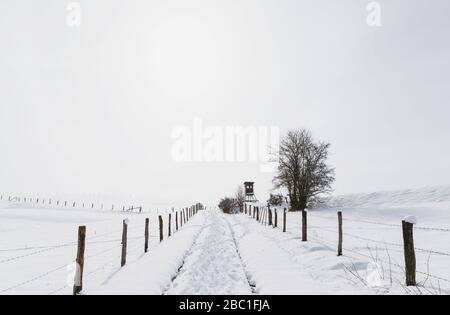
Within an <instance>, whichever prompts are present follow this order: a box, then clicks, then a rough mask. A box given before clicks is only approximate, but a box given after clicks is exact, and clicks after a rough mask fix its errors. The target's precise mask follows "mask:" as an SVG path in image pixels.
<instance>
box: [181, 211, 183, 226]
mask: <svg viewBox="0 0 450 315" xmlns="http://www.w3.org/2000/svg"><path fill="white" fill-rule="evenodd" d="M180 226H181V227H183V210H181V211H180Z"/></svg>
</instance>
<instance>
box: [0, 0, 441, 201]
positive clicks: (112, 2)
mask: <svg viewBox="0 0 450 315" xmlns="http://www.w3.org/2000/svg"><path fill="white" fill-rule="evenodd" d="M68 2H69V1H62V0H38V1H36V0H2V1H0V147H1V150H0V191H1V192H24V193H42V194H49V193H103V194H122V195H125V194H134V195H145V196H148V197H149V198H154V199H155V200H177V201H178V200H181V201H186V202H191V201H195V200H197V199H201V200H206V201H211V202H214V201H216V200H217V198H219V197H221V196H222V195H224V194H227V193H231V192H233V191H234V190H235V188H236V186H237V185H238V184H240V183H241V182H243V181H244V180H254V181H256V182H257V186H256V191H257V195H259V196H260V197H261V199H263V198H265V197H266V196H265V195H266V193H267V192H268V190H269V189H270V188H271V174H263V173H260V171H259V165H258V164H257V163H181V164H180V163H176V162H174V161H173V160H172V158H171V146H172V144H173V141H172V140H171V138H170V136H171V131H172V130H173V128H174V127H175V126H178V125H187V126H192V124H193V120H194V118H195V117H200V118H201V119H202V120H203V121H204V123H205V124H206V125H214V126H221V127H225V126H227V125H239V126H249V125H250V126H259V125H267V126H271V125H276V126H280V127H281V128H282V131H285V130H286V129H287V128H301V127H307V128H310V129H311V130H312V131H313V133H314V135H315V136H316V137H318V138H320V139H323V140H327V141H329V142H331V143H332V158H331V163H332V164H333V165H334V166H335V167H336V170H337V181H336V184H335V189H336V193H337V194H341V193H352V192H361V191H374V190H388V189H402V188H413V187H421V186H429V185H446V184H450V146H449V139H450V123H449V121H450V107H449V99H450V89H449V87H450V58H449V56H450V41H449V38H450V19H449V16H450V2H449V1H448V0H433V1H425V0H390V1H379V2H380V3H381V6H382V9H383V10H382V19H383V20H382V21H383V26H382V27H381V28H369V27H368V26H367V24H366V17H367V14H368V12H367V11H366V5H367V3H369V1H363V0H342V1H335V0H308V1H306V0H303V1H301V0H276V1H275V0H220V1H219V0H217V1H216V0H160V1H155V0H122V1H118V0H89V1H88V0H83V1H79V2H80V3H81V7H82V24H81V27H80V28H78V29H74V28H70V27H68V26H67V25H66V15H67V12H66V5H67V3H68Z"/></svg>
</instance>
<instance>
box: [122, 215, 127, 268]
mask: <svg viewBox="0 0 450 315" xmlns="http://www.w3.org/2000/svg"><path fill="white" fill-rule="evenodd" d="M127 236H128V219H125V220H123V232H122V260H121V266H122V267H123V266H125V265H126V263H127V241H128V237H127Z"/></svg>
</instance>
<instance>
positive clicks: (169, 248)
mask: <svg viewBox="0 0 450 315" xmlns="http://www.w3.org/2000/svg"><path fill="white" fill-rule="evenodd" d="M204 220H205V212H203V211H200V212H199V213H198V214H197V215H196V216H194V217H193V218H192V219H191V221H190V222H189V223H188V224H187V225H185V226H183V229H182V230H181V231H179V232H178V233H175V235H173V236H172V237H171V238H169V239H167V240H166V241H164V242H163V243H162V244H161V245H160V246H158V247H156V248H155V249H154V250H153V251H151V252H150V253H148V254H147V255H143V256H142V257H141V259H139V260H138V261H136V262H134V263H132V264H128V265H127V266H125V267H124V268H122V269H120V270H119V271H118V272H117V273H116V274H112V275H111V277H110V278H109V279H107V280H106V281H105V282H103V283H102V284H101V285H100V286H98V287H90V288H87V290H85V291H84V293H85V294H96V295H97V294H100V295H124V294H125V295H162V294H163V293H164V291H165V290H166V289H167V288H168V287H169V286H170V283H171V281H172V279H173V278H174V277H175V276H176V275H177V273H178V270H179V268H180V267H181V266H182V265H183V261H184V259H185V257H186V255H187V253H188V252H189V250H190V248H191V247H192V245H193V243H194V241H195V239H196V238H197V237H198V235H199V233H200V232H201V231H202V228H203V227H204Z"/></svg>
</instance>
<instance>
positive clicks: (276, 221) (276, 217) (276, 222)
mask: <svg viewBox="0 0 450 315" xmlns="http://www.w3.org/2000/svg"><path fill="white" fill-rule="evenodd" d="M277 227H278V212H277V209H275V225H274V228H277Z"/></svg>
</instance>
